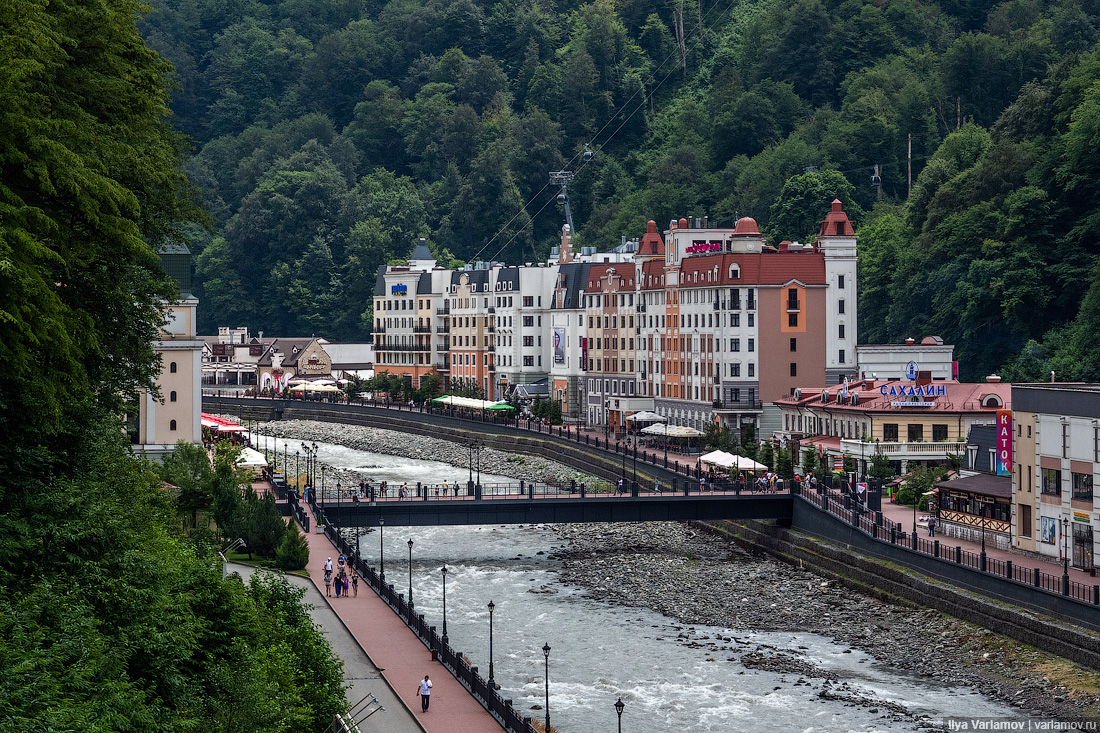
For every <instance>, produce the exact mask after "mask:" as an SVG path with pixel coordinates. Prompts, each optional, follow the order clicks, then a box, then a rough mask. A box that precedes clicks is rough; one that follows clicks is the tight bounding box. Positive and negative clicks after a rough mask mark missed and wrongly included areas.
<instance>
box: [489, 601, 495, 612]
mask: <svg viewBox="0 0 1100 733" xmlns="http://www.w3.org/2000/svg"><path fill="white" fill-rule="evenodd" d="M494 608H496V604H495V603H493V602H492V601H489V613H492V612H493V609H494Z"/></svg>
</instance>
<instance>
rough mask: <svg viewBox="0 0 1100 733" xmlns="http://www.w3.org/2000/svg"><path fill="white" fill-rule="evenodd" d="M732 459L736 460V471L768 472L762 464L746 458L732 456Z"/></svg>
mask: <svg viewBox="0 0 1100 733" xmlns="http://www.w3.org/2000/svg"><path fill="white" fill-rule="evenodd" d="M734 458H736V459H737V463H736V466H737V470H738V471H767V470H768V467H767V466H765V465H764V464H763V463H757V462H756V461H754V460H753V459H751V458H749V457H748V456H734Z"/></svg>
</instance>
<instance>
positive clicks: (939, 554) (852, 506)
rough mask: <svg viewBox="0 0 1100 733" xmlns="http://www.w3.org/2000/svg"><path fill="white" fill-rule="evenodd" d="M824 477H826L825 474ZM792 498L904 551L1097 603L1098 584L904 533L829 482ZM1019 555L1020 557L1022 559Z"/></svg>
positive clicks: (797, 491)
mask: <svg viewBox="0 0 1100 733" xmlns="http://www.w3.org/2000/svg"><path fill="white" fill-rule="evenodd" d="M825 478H829V477H828V476H826V477H825ZM793 493H795V494H796V495H797V497H798V498H797V499H796V500H799V499H800V500H802V501H806V502H807V503H809V504H810V505H811V506H813V507H815V508H817V509H819V510H821V511H824V512H827V513H829V514H831V515H832V516H834V517H837V518H838V519H840V520H842V521H844V522H845V523H847V524H851V525H853V526H854V527H855V528H857V529H858V530H859V531H860V532H863V533H864V534H866V535H868V536H870V537H871V538H873V539H874V540H877V541H879V542H884V543H886V544H891V545H894V546H896V547H899V548H902V549H904V550H906V551H908V552H912V553H916V554H919V555H924V556H928V557H932V558H935V559H937V560H940V561H942V562H949V563H953V564H955V565H961V566H964V567H967V568H970V569H972V570H976V571H978V572H982V573H988V574H989V575H991V576H994V577H997V578H1002V579H1005V580H1008V581H1012V582H1015V583H1020V584H1024V585H1028V586H1031V587H1034V588H1037V589H1039V590H1041V591H1044V592H1046V593H1049V594H1052V595H1058V596H1062V597H1068V598H1072V599H1074V600H1076V601H1080V602H1083V603H1087V604H1089V605H1091V606H1100V584H1087V583H1081V582H1079V581H1076V580H1072V579H1070V577H1069V574H1068V573H1066V572H1063V573H1062V574H1061V575H1057V574H1054V573H1048V572H1045V571H1043V570H1042V569H1040V568H1038V567H1027V566H1020V565H1019V564H1017V563H1015V562H1013V561H1012V560H1007V559H1002V558H994V557H989V556H988V555H987V554H986V553H984V552H973V551H971V550H966V549H963V547H962V546H961V545H949V544H947V543H946V542H942V541H941V540H939V539H936V538H932V537H921V536H919V535H917V534H916V533H915V532H911V533H907V532H905V531H904V530H903V529H902V525H901V524H898V523H894V522H891V521H890V520H887V519H885V518H883V516H882V513H881V512H868V511H867V510H866V508H865V506H864V505H863V504H862V503H861V502H860V501H859V500H857V499H855V498H854V497H852V496H847V498H845V494H844V493H843V492H836V491H833V490H832V485H831V482H830V481H823V482H822V485H820V486H819V488H818V491H816V492H815V491H809V490H803V487H801V486H799V485H798V484H797V483H796V484H795V485H794V492H793ZM1025 559H1026V558H1023V557H1022V556H1021V560H1025Z"/></svg>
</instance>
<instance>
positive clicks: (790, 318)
mask: <svg viewBox="0 0 1100 733" xmlns="http://www.w3.org/2000/svg"><path fill="white" fill-rule="evenodd" d="M787 325H788V326H789V327H791V328H798V314H797V313H788V314H787Z"/></svg>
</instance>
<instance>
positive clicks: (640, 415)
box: [626, 410, 667, 422]
mask: <svg viewBox="0 0 1100 733" xmlns="http://www.w3.org/2000/svg"><path fill="white" fill-rule="evenodd" d="M626 419H627V420H631V421H634V422H665V420H666V419H667V418H664V417H662V416H661V415H658V414H657V413H656V412H650V411H649V410H643V411H642V412H635V413H634V414H633V415H627V416H626Z"/></svg>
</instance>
